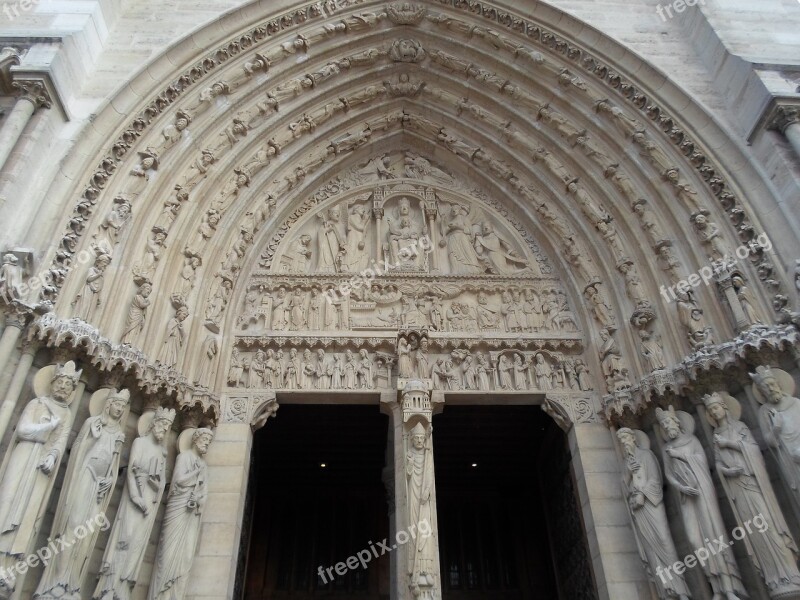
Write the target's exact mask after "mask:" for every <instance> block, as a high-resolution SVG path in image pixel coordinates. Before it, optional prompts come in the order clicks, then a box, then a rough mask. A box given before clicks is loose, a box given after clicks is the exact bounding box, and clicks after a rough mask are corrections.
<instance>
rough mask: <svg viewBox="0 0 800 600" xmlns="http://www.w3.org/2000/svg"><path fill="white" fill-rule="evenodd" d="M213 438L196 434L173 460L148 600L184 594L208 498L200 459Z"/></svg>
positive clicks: (171, 599)
mask: <svg viewBox="0 0 800 600" xmlns="http://www.w3.org/2000/svg"><path fill="white" fill-rule="evenodd" d="M213 437H214V433H213V432H212V431H211V430H210V429H206V428H200V429H197V430H195V431H194V432H193V433H192V448H191V449H188V450H184V451H182V452H181V453H180V454H178V458H177V459H176V460H175V470H174V471H173V473H172V482H171V485H170V490H169V498H168V500H167V509H166V511H165V512H164V522H163V525H162V530H161V540H160V541H159V543H158V552H157V555H156V561H155V565H154V568H153V577H152V579H151V580H150V593H149V594H148V600H181V599H182V598H183V597H184V595H185V594H186V585H187V583H188V577H189V571H190V570H191V568H192V561H193V560H194V554H195V550H196V548H197V540H198V538H199V534H200V517H201V515H202V514H203V509H204V508H205V504H206V499H207V497H208V466H207V465H206V462H205V460H203V455H204V454H205V453H206V452H207V451H208V446H209V445H210V444H211V440H212V439H213Z"/></svg>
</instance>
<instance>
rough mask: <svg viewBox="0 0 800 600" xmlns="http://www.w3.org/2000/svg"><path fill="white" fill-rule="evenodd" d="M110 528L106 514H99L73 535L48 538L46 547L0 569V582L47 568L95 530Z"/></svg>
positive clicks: (76, 528) (77, 529)
mask: <svg viewBox="0 0 800 600" xmlns="http://www.w3.org/2000/svg"><path fill="white" fill-rule="evenodd" d="M109 527H111V521H109V520H108V517H107V516H106V514H105V513H98V514H96V515H95V516H94V517H92V518H91V519H88V520H87V521H86V523H85V524H83V525H78V526H77V527H75V529H74V530H73V532H72V535H65V536H63V537H57V538H55V539H53V538H48V539H47V545H46V546H42V547H41V548H39V549H38V550H37V551H36V552H33V553H31V554H29V555H28V556H26V557H25V558H24V559H20V560H19V561H18V562H17V563H15V564H14V565H12V566H11V567H9V568H8V569H0V580H3V581H11V580H15V579H16V578H17V575H24V574H25V573H27V572H28V569H33V568H35V567H38V566H39V565H40V564H41V565H42V566H45V567H46V566H47V565H48V563H49V562H50V560H51V559H52V558H53V557H54V556H55V555H56V554H59V553H61V552H63V551H65V550H67V549H69V548H70V547H71V546H72V545H73V544H75V542H77V541H78V540H82V539H83V538H85V537H86V536H87V535H90V534H92V533H94V532H95V530H98V531H106V530H107V529H108V528H109Z"/></svg>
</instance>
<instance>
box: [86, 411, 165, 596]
mask: <svg viewBox="0 0 800 600" xmlns="http://www.w3.org/2000/svg"><path fill="white" fill-rule="evenodd" d="M174 420H175V409H173V408H158V409H156V411H155V414H153V413H150V414H149V415H148V414H147V413H146V414H145V415H142V418H141V420H140V427H141V426H142V425H145V427H144V431H143V432H141V433H140V435H139V437H138V438H136V439H135V440H133V445H132V446H131V455H130V458H129V459H128V471H127V480H126V482H125V491H124V492H123V494H122V499H121V500H120V506H119V509H118V510H117V517H116V519H115V520H114V528H113V529H112V530H111V537H110V538H109V540H108V544H106V551H105V554H104V555H103V562H102V563H101V566H100V573H99V577H98V582H97V588H96V589H95V591H94V595H93V596H92V598H93V600H130V598H131V597H132V594H133V588H134V586H135V585H136V580H137V578H138V576H139V569H140V568H141V566H142V561H143V559H144V553H145V550H147V543H148V540H149V539H150V532H151V530H152V529H153V523H155V520H156V514H157V513H158V507H159V505H160V504H161V496H162V495H163V493H164V488H165V486H166V483H167V480H166V466H167V448H166V446H165V445H164V440H165V439H166V436H167V432H168V431H169V430H170V427H172V422H173V421H174Z"/></svg>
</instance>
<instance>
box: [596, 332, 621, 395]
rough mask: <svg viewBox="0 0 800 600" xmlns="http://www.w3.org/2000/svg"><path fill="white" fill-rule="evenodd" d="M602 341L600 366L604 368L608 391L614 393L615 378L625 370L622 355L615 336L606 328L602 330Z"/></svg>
mask: <svg viewBox="0 0 800 600" xmlns="http://www.w3.org/2000/svg"><path fill="white" fill-rule="evenodd" d="M600 339H601V340H603V343H602V345H601V346H600V352H599V354H600V364H601V365H602V367H603V375H604V376H605V378H606V384H607V387H608V390H609V391H612V390H613V385H612V383H613V381H614V376H615V375H616V374H617V373H622V372H623V371H624V369H625V368H624V365H623V364H622V353H621V352H620V349H619V345H617V341H616V340H615V339H614V336H613V335H611V332H610V331H609V330H608V329H606V328H605V327H604V328H603V329H601V330H600Z"/></svg>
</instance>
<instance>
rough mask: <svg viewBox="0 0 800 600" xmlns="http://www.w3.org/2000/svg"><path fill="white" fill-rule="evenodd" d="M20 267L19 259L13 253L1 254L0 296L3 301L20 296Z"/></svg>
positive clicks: (17, 298) (9, 300) (16, 298)
mask: <svg viewBox="0 0 800 600" xmlns="http://www.w3.org/2000/svg"><path fill="white" fill-rule="evenodd" d="M21 288H22V267H20V266H19V259H18V258H17V257H16V256H15V255H13V254H10V253H9V254H5V255H3V265H2V267H0V296H2V297H3V298H4V299H5V301H6V302H7V303H8V302H11V301H12V300H19V299H20V297H21V296H22V294H21V292H20V290H21Z"/></svg>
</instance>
